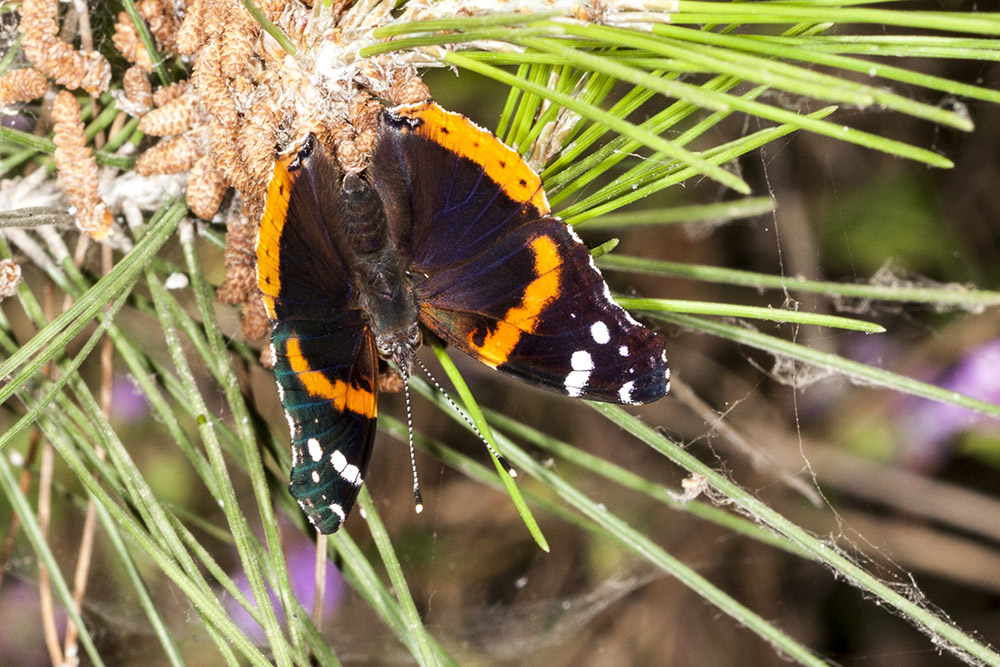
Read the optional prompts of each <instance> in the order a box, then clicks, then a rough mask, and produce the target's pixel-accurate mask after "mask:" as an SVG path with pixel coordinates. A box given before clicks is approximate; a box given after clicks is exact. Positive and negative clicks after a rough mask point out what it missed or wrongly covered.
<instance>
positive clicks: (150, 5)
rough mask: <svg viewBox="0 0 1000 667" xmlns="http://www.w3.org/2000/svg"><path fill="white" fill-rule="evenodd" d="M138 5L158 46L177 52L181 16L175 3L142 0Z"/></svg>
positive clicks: (160, 0) (166, 50) (161, 0)
mask: <svg viewBox="0 0 1000 667" xmlns="http://www.w3.org/2000/svg"><path fill="white" fill-rule="evenodd" d="M136 7H137V9H138V10H139V15H140V16H142V18H144V19H145V20H146V25H147V26H149V32H151V33H152V34H153V39H155V40H156V46H157V47H158V48H159V49H160V50H161V51H165V52H169V53H173V52H175V51H176V49H177V30H178V28H180V17H178V16H177V14H176V13H175V12H174V7H173V4H172V3H170V2H165V1H164V0H140V1H139V2H138V3H137V4H136Z"/></svg>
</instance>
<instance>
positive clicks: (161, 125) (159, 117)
mask: <svg viewBox="0 0 1000 667" xmlns="http://www.w3.org/2000/svg"><path fill="white" fill-rule="evenodd" d="M197 107H198V100H197V98H196V97H195V96H194V94H193V93H186V94H183V95H181V96H180V97H177V98H175V99H173V100H170V101H169V102H167V103H166V104H164V105H163V106H161V107H158V108H156V109H153V110H152V111H150V112H149V113H147V114H146V115H145V116H143V117H142V120H140V121H139V131H140V132H143V133H145V134H149V135H152V136H154V137H165V136H168V135H171V134H180V133H181V132H184V131H185V130H188V129H190V128H191V127H192V126H193V125H194V121H195V120H196V119H197V117H198V108H197Z"/></svg>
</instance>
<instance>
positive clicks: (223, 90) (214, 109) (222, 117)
mask: <svg viewBox="0 0 1000 667" xmlns="http://www.w3.org/2000/svg"><path fill="white" fill-rule="evenodd" d="M220 57H221V49H220V47H219V44H218V42H214V41H213V42H209V43H208V44H206V45H205V46H204V47H203V48H202V49H201V50H200V51H199V52H198V60H197V61H196V62H195V64H194V70H193V72H192V73H191V82H192V83H193V84H194V87H195V88H196V89H197V91H198V98H199V100H200V101H201V104H202V106H204V107H205V109H206V110H207V111H208V113H209V114H210V115H211V116H212V117H214V118H215V119H216V120H218V121H219V122H220V123H223V124H226V125H232V126H235V125H236V124H237V118H238V114H237V111H236V104H235V103H234V102H233V97H232V95H231V94H230V93H229V86H228V84H227V81H226V78H225V77H223V76H222V69H221V61H220ZM220 164H221V162H220Z"/></svg>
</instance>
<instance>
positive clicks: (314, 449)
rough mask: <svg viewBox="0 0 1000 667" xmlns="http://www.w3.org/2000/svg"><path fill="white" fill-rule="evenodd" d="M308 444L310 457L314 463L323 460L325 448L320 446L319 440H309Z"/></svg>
mask: <svg viewBox="0 0 1000 667" xmlns="http://www.w3.org/2000/svg"><path fill="white" fill-rule="evenodd" d="M306 444H307V445H309V457H310V458H311V459H312V460H313V461H317V462H318V461H319V460H320V459H322V458H323V448H322V447H321V446H320V444H319V440H317V439H316V438H309V441H308V442H307V443H306Z"/></svg>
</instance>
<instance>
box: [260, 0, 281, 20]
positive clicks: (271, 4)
mask: <svg viewBox="0 0 1000 667" xmlns="http://www.w3.org/2000/svg"><path fill="white" fill-rule="evenodd" d="M287 6H288V0H259V1H258V2H257V9H259V10H260V11H261V12H263V14H264V16H266V17H267V20H268V21H272V22H274V21H277V20H278V17H280V16H281V13H282V12H284V11H285V7H287Z"/></svg>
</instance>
